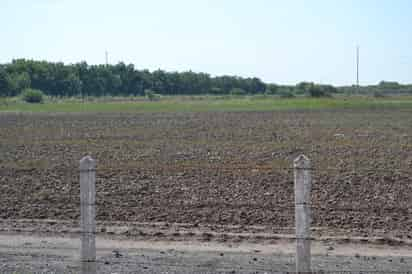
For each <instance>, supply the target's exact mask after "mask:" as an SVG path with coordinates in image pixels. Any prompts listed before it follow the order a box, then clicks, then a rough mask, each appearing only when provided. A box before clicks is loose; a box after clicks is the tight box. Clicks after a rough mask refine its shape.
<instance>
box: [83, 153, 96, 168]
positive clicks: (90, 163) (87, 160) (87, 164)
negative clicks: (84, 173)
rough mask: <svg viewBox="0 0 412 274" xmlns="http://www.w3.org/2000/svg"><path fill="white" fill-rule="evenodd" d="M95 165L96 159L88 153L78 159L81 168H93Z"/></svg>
mask: <svg viewBox="0 0 412 274" xmlns="http://www.w3.org/2000/svg"><path fill="white" fill-rule="evenodd" d="M95 167H96V161H95V160H94V159H93V158H92V157H91V156H89V155H87V156H85V157H83V158H82V159H81V160H80V169H81V170H84V169H85V170H89V169H94V168H95Z"/></svg>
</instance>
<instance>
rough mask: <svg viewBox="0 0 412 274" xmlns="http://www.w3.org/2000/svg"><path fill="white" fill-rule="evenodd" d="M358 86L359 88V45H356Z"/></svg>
mask: <svg viewBox="0 0 412 274" xmlns="http://www.w3.org/2000/svg"><path fill="white" fill-rule="evenodd" d="M356 86H357V87H358V88H359V46H356Z"/></svg>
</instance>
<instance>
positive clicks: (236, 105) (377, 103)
mask: <svg viewBox="0 0 412 274" xmlns="http://www.w3.org/2000/svg"><path fill="white" fill-rule="evenodd" d="M411 107H412V97H406V96H405V97H401V96H399V97H385V98H379V99H378V98H372V97H340V98H307V97H296V98H279V97H269V96H268V97H263V98H262V97H260V98H255V97H253V96H245V97H242V98H225V97H222V98H219V97H216V96H214V97H210V98H208V97H206V98H204V97H203V98H202V100H197V99H191V100H188V99H187V98H184V97H180V96H177V97H167V98H164V99H161V100H159V101H124V102H116V101H113V102H99V101H97V102H90V101H85V102H81V101H72V100H61V101H59V102H50V101H49V102H48V101H46V102H45V103H43V104H27V103H23V102H21V101H15V100H10V101H8V102H7V103H3V104H0V111H1V112H52V113H56V112H63V113H70V112H73V113H76V112H80V113H84V112H89V113H101V112H138V113H139V112H205V111H274V110H317V109H335V108H336V109H342V108H349V109H351V108H366V109H368V108H369V109H379V108H411Z"/></svg>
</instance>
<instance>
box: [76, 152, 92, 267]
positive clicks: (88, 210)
mask: <svg viewBox="0 0 412 274" xmlns="http://www.w3.org/2000/svg"><path fill="white" fill-rule="evenodd" d="M95 183H96V161H95V160H93V158H91V157H90V156H86V157H83V158H82V159H81V160H80V226H81V232H80V233H81V236H80V239H81V250H80V256H81V257H80V260H81V273H82V274H96V239H95V236H96V220H95V217H96V186H95Z"/></svg>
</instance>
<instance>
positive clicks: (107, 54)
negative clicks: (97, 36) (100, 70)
mask: <svg viewBox="0 0 412 274" xmlns="http://www.w3.org/2000/svg"><path fill="white" fill-rule="evenodd" d="M105 54H106V67H107V66H108V65H109V53H108V52H107V50H106V51H105Z"/></svg>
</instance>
